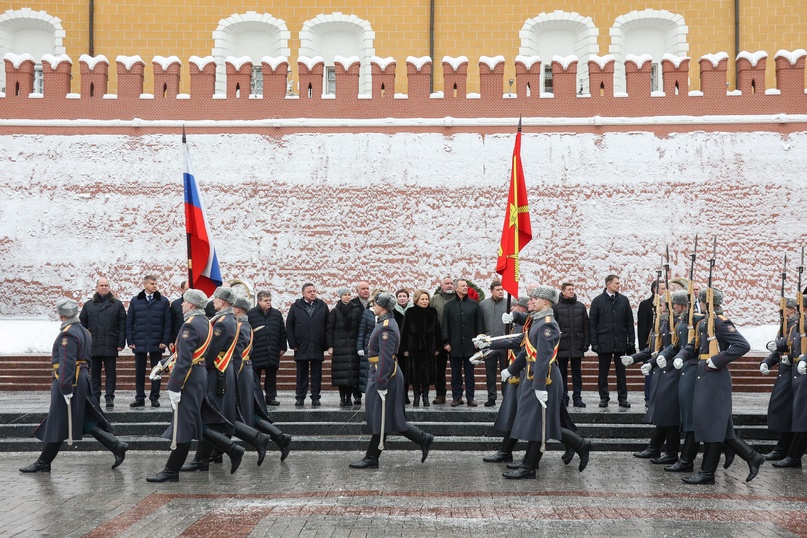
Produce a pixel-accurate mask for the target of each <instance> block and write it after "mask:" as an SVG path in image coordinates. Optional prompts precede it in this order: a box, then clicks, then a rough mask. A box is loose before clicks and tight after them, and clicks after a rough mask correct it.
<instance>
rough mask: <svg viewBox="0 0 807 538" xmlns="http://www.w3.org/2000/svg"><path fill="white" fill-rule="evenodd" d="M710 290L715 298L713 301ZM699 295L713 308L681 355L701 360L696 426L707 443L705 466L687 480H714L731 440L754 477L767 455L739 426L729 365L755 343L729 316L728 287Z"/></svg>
mask: <svg viewBox="0 0 807 538" xmlns="http://www.w3.org/2000/svg"><path fill="white" fill-rule="evenodd" d="M710 280H711V279H710ZM710 283H711V282H710ZM709 292H711V293H712V300H708V297H707V296H708V294H709ZM698 299H699V301H700V303H701V310H703V311H704V312H707V315H706V318H705V319H703V320H701V321H700V322H699V323H698V326H697V328H696V335H697V337H696V340H695V344H694V346H691V345H688V346H687V347H685V348H684V349H683V350H681V352H680V353H679V354H678V356H677V357H676V358H682V359H684V360H688V359H690V358H692V357H697V358H698V359H699V360H698V369H697V378H696V380H695V395H694V400H693V406H694V426H695V441H697V442H702V443H704V453H703V463H702V465H701V470H700V471H699V472H698V473H697V474H695V475H692V476H688V477H685V478H683V479H682V480H683V481H684V482H686V483H687V484H714V482H715V470H717V464H718V461H719V460H720V453H721V443H725V445H726V446H727V447H728V448H730V449H731V450H732V451H734V452H735V453H736V454H737V455H738V456H740V457H741V458H742V459H744V460H745V461H746V462H747V463H748V471H749V472H748V476H747V477H746V479H745V481H746V482H750V481H751V480H753V479H754V477H756V476H757V473H758V472H759V467H760V465H762V464H763V463H765V458H764V457H763V456H762V455H761V454H759V453H758V452H756V451H755V450H754V449H753V448H751V447H750V446H749V445H748V444H747V443H746V442H745V441H743V440H742V439H741V438H739V437H738V436H737V434H736V432H735V431H734V422H733V420H732V416H731V409H732V408H731V374H730V373H729V370H728V365H729V364H730V363H731V362H733V361H735V360H737V359H739V358H740V357H742V356H743V355H745V354H746V353H748V351H749V349H751V346H750V345H749V344H748V341H747V340H746V339H745V338H744V337H743V336H742V335H741V334H740V333H739V331H737V328H736V327H735V326H734V323H732V322H731V320H730V319H729V318H727V317H726V316H724V315H723V309H722V304H723V292H721V291H720V290H718V289H714V288H711V286H710V287H709V288H707V289H705V290H701V292H700V295H699V297H698ZM713 342H714V343H713ZM710 344H711V345H710ZM715 344H716V345H715Z"/></svg>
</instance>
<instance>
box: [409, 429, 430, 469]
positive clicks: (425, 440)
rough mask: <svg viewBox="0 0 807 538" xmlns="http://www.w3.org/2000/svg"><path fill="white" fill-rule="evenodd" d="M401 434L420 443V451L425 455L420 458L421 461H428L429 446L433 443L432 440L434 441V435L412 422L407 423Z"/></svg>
mask: <svg viewBox="0 0 807 538" xmlns="http://www.w3.org/2000/svg"><path fill="white" fill-rule="evenodd" d="M401 435H403V436H404V437H406V438H407V439H409V440H410V441H412V442H414V443H417V444H418V445H420V451H421V452H422V454H423V457H422V458H420V463H423V462H424V461H426V458H427V457H428V455H429V448H430V447H431V445H432V441H434V436H433V435H432V434H430V433H426V432H424V431H422V430H421V429H420V428H416V427H415V426H413V425H411V424H407V425H406V431H404V432H401Z"/></svg>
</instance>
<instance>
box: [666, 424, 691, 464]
mask: <svg viewBox="0 0 807 538" xmlns="http://www.w3.org/2000/svg"><path fill="white" fill-rule="evenodd" d="M697 453H698V443H696V442H695V433H694V432H687V434H686V437H685V438H684V447H683V448H682V449H681V456H680V457H679V458H678V461H677V462H675V463H673V464H672V465H668V466H667V467H665V468H664V470H665V471H667V472H668V473H688V472H691V471H692V470H693V469H694V468H695V467H694V463H693V462H694V460H695V455H696V454H697Z"/></svg>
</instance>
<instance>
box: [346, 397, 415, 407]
mask: <svg viewBox="0 0 807 538" xmlns="http://www.w3.org/2000/svg"><path fill="white" fill-rule="evenodd" d="M353 405H357V406H359V407H361V398H353ZM423 405H425V406H426V407H428V406H429V402H426V401H424V403H423Z"/></svg>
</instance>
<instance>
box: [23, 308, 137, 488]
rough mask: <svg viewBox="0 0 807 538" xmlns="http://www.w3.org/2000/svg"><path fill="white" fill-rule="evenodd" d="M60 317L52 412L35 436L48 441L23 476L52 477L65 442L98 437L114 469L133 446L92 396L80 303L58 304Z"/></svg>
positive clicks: (88, 345) (87, 337)
mask: <svg viewBox="0 0 807 538" xmlns="http://www.w3.org/2000/svg"><path fill="white" fill-rule="evenodd" d="M56 313H57V314H58V315H59V320H61V322H62V324H61V326H60V327H59V335H58V336H57V337H56V341H55V342H53V350H52V352H51V364H52V366H53V381H52V382H51V386H50V409H49V410H48V416H47V417H45V420H43V421H42V423H41V424H40V425H39V427H38V428H37V429H36V431H35V432H34V435H35V436H36V437H37V438H38V439H39V440H40V441H44V443H45V448H44V449H43V450H42V453H41V454H40V455H39V457H38V458H37V460H36V461H35V462H34V463H32V464H31V465H28V466H27V467H23V468H22V469H20V472H22V473H49V472H50V464H51V462H52V461H53V460H54V458H56V455H57V454H58V453H59V449H60V448H61V446H62V441H64V440H65V439H70V441H68V442H69V443H72V441H80V440H81V439H82V435H83V434H85V433H89V434H90V435H92V436H93V437H95V439H96V440H97V441H98V442H99V443H101V444H102V445H103V446H104V447H105V448H106V449H107V450H109V451H110V452H112V454H114V456H115V463H113V464H112V468H113V469H114V468H116V467H117V466H118V465H120V464H121V463H123V459H124V458H125V457H126V450H127V449H128V448H129V446H128V445H127V444H126V443H124V442H123V441H119V440H118V439H117V438H116V437H115V436H114V435H112V433H110V432H111V431H112V426H111V425H110V424H109V421H108V420H107V419H106V416H105V415H104V413H103V411H101V408H100V407H99V406H98V401H97V400H96V399H95V397H94V396H93V395H92V390H91V388H90V381H89V379H88V376H87V368H88V366H89V364H90V362H91V361H92V358H91V349H92V341H91V340H92V337H91V336H90V333H89V332H87V329H85V328H84V327H82V325H81V323H80V322H79V319H78V303H77V302H76V301H74V300H73V299H66V298H65V299H60V300H59V301H57V302H56ZM71 430H72V431H71ZM70 433H72V438H71V437H70Z"/></svg>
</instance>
